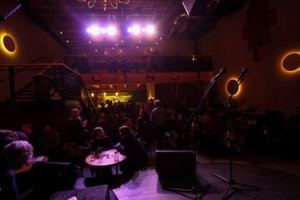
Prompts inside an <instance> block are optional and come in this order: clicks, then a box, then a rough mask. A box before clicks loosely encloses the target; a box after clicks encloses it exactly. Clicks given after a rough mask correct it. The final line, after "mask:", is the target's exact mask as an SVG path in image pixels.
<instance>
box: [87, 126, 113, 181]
mask: <svg viewBox="0 0 300 200" xmlns="http://www.w3.org/2000/svg"><path fill="white" fill-rule="evenodd" d="M93 138H94V139H93V140H92V141H91V143H90V149H91V152H92V153H93V154H95V156H96V157H97V156H98V154H99V153H101V151H106V150H109V149H112V148H113V144H112V142H111V140H110V139H109V137H108V136H107V135H106V134H105V131H104V129H103V128H102V127H100V126H98V127H95V128H94V130H93ZM91 173H92V174H96V176H97V177H102V178H103V179H109V178H110V177H111V175H112V171H111V168H101V169H99V168H91Z"/></svg>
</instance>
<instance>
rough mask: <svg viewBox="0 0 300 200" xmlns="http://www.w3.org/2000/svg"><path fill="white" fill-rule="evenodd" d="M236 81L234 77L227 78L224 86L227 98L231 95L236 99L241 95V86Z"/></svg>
mask: <svg viewBox="0 0 300 200" xmlns="http://www.w3.org/2000/svg"><path fill="white" fill-rule="evenodd" d="M237 81H238V79H237V78H236V77H230V78H228V80H227V81H226V84H225V91H226V94H227V96H231V95H232V96H233V97H238V96H239V95H240V94H241V93H242V84H238V83H237ZM235 84H236V85H235ZM232 87H234V88H232Z"/></svg>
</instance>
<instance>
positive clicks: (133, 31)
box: [128, 24, 141, 35]
mask: <svg viewBox="0 0 300 200" xmlns="http://www.w3.org/2000/svg"><path fill="white" fill-rule="evenodd" d="M128 32H129V33H131V34H133V35H139V34H140V33H141V27H140V26H139V25H137V24H135V25H133V26H131V27H129V28H128Z"/></svg>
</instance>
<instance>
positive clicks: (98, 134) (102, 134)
mask: <svg viewBox="0 0 300 200" xmlns="http://www.w3.org/2000/svg"><path fill="white" fill-rule="evenodd" d="M93 134H94V137H95V139H101V138H104V137H105V131H104V129H103V128H102V127H100V126H97V127H95V128H94V130H93Z"/></svg>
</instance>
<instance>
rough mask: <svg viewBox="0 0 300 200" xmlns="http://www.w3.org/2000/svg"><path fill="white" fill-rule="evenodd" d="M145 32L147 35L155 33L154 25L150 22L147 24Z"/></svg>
mask: <svg viewBox="0 0 300 200" xmlns="http://www.w3.org/2000/svg"><path fill="white" fill-rule="evenodd" d="M145 29H146V33H147V34H148V35H153V34H155V27H154V25H152V24H148V25H147V26H146V28H145Z"/></svg>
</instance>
